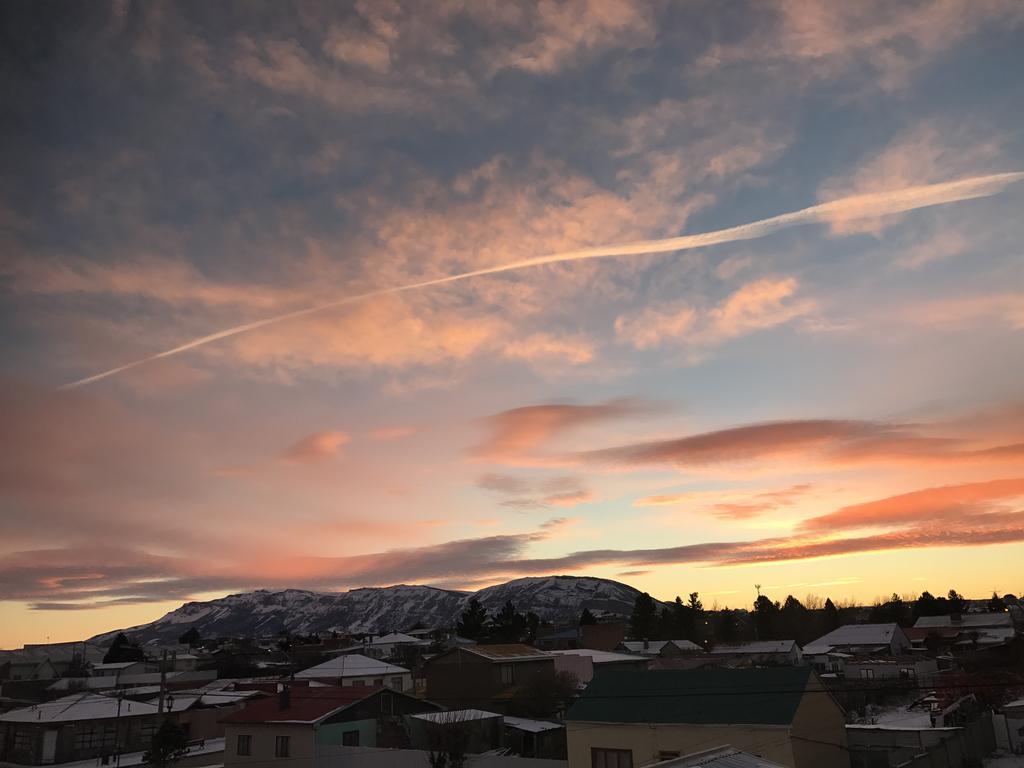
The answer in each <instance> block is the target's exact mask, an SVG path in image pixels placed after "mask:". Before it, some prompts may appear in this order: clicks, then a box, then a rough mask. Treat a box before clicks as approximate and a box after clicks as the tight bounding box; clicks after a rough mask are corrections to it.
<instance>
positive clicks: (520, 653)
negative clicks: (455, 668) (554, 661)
mask: <svg viewBox="0 0 1024 768" xmlns="http://www.w3.org/2000/svg"><path fill="white" fill-rule="evenodd" d="M461 650H463V651H465V652H466V653H473V654H476V655H477V656H482V657H483V658H485V659H490V660H491V661H534V660H538V659H550V658H553V657H552V655H551V654H550V653H549V652H548V651H540V650H537V649H536V648H533V647H531V646H529V645H523V644H522V643H506V644H504V645H470V646H465V647H463V648H462V649H461Z"/></svg>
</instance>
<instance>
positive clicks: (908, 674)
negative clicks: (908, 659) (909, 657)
mask: <svg viewBox="0 0 1024 768" xmlns="http://www.w3.org/2000/svg"><path fill="white" fill-rule="evenodd" d="M916 676H917V673H916V672H914V668H913V667H903V668H902V669H901V670H900V677H902V678H905V679H907V680H913V679H914V678H915V677H916Z"/></svg>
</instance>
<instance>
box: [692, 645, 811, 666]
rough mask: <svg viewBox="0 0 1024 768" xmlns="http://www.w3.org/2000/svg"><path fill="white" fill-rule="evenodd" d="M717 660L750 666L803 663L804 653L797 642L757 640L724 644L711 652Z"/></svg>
mask: <svg viewBox="0 0 1024 768" xmlns="http://www.w3.org/2000/svg"><path fill="white" fill-rule="evenodd" d="M708 653H709V654H710V655H712V656H713V657H715V660H716V661H718V660H721V661H723V662H724V661H729V662H731V663H734V664H736V663H741V664H749V665H764V664H789V665H791V666H796V665H798V664H802V663H803V660H804V658H803V653H802V652H801V651H800V646H799V645H797V644H796V640H757V641H754V642H751V643H731V644H729V643H723V644H721V645H716V646H715V647H714V648H712V649H711V650H710V651H709V652H708Z"/></svg>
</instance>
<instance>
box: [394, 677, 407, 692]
mask: <svg viewBox="0 0 1024 768" xmlns="http://www.w3.org/2000/svg"><path fill="white" fill-rule="evenodd" d="M402 683H403V681H402V678H400V677H392V678H391V687H392V688H394V689H395V690H396V691H400V690H402V689H403V688H405V686H404V685H403V684H402Z"/></svg>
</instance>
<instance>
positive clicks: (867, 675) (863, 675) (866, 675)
mask: <svg viewBox="0 0 1024 768" xmlns="http://www.w3.org/2000/svg"><path fill="white" fill-rule="evenodd" d="M860 679H861V680H874V679H875V670H873V669H862V670H861V671H860Z"/></svg>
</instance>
